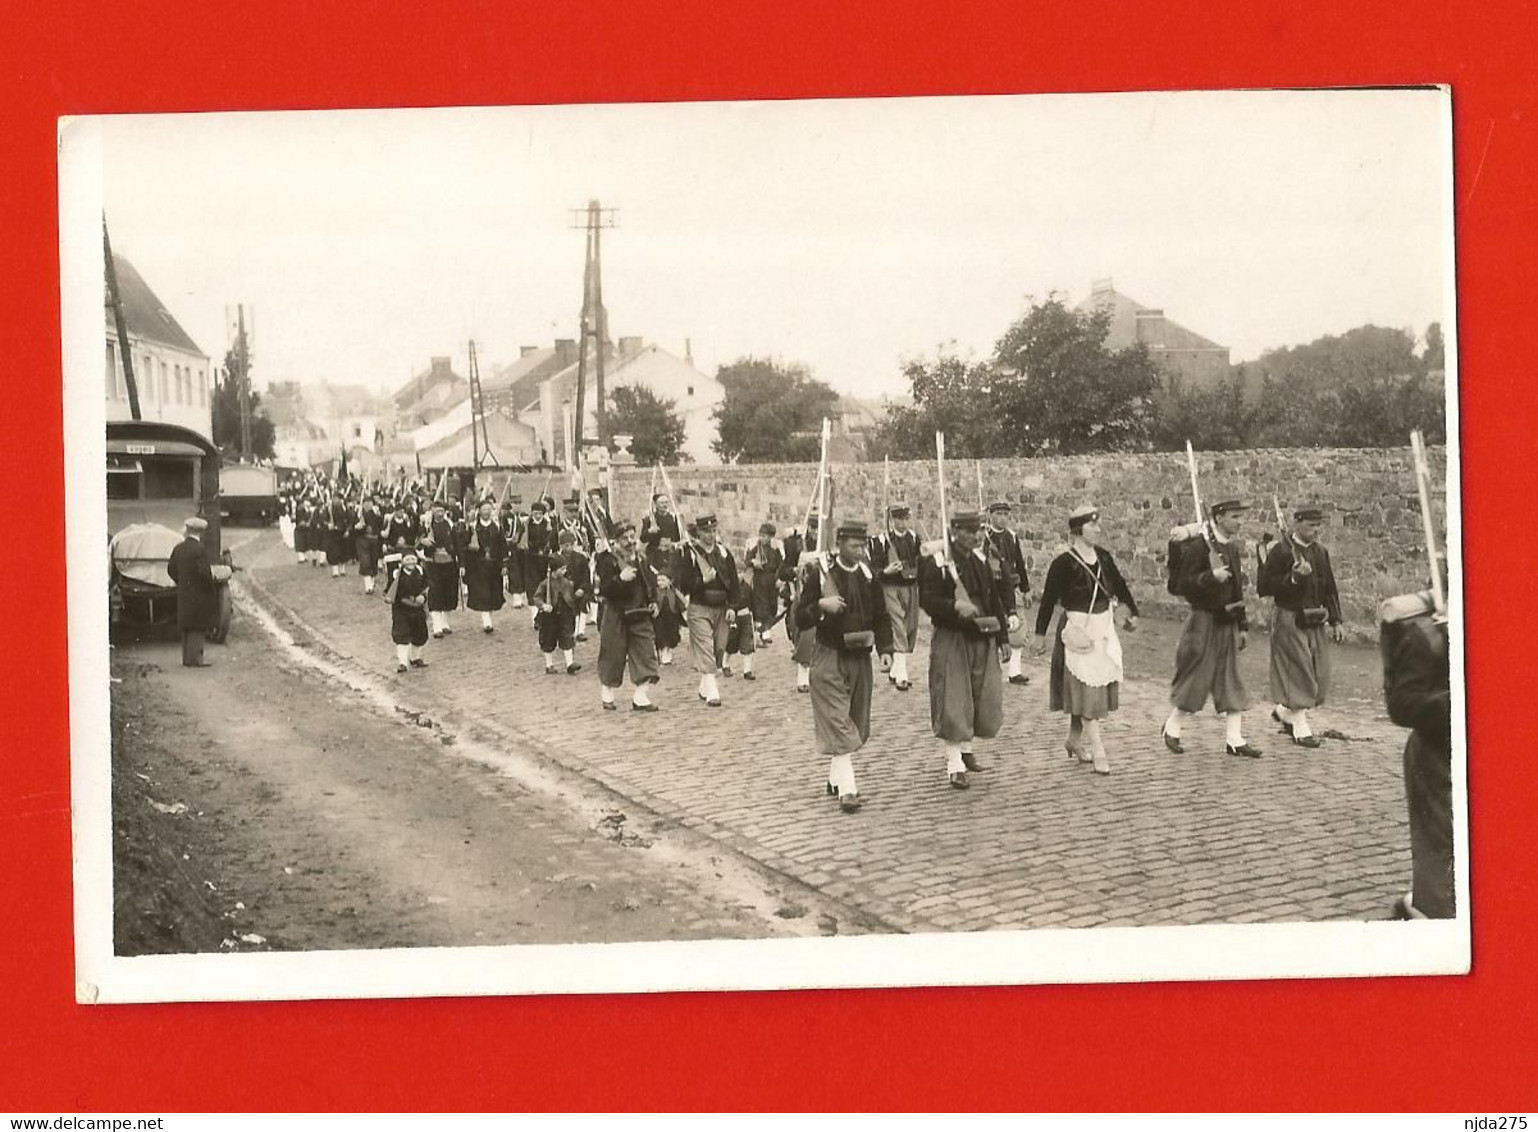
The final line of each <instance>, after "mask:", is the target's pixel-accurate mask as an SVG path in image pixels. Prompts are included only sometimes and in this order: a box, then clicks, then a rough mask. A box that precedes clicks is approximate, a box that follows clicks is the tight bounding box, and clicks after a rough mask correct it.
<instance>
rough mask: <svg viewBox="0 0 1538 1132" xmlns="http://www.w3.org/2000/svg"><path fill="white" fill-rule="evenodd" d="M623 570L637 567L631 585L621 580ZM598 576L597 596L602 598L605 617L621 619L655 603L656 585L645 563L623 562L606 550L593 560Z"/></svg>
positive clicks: (629, 582)
mask: <svg viewBox="0 0 1538 1132" xmlns="http://www.w3.org/2000/svg"><path fill="white" fill-rule="evenodd" d="M626 566H634V567H636V575H635V577H634V578H632V579H630V581H628V582H627V581H625V580H623V579H622V578H621V577H620V571H621V570H623V569H624V568H625V567H626ZM593 568H594V570H595V571H596V572H597V574H598V592H599V593H600V594H602V595H603V600H604V616H605V617H607V616H609V614H610V613H616V614H620V615H624V614H625V613H626V612H628V611H630V610H633V609H646V608H647V607H648V606H650V605H651V603H652V602H654V601H656V600H657V596H656V583H655V581H654V579H653V575H652V572H651V568H650V567H649V566H647V565H646V564H645V563H640V564H639V565H638V564H637V563H635V562H622V561H620V559H619V557H618V556H617V555H616V554H615V553H614V552H613V551H611V550H605V551H602V552H601V553H599V555H598V556H597V557H596V558H595V559H594V560H593Z"/></svg>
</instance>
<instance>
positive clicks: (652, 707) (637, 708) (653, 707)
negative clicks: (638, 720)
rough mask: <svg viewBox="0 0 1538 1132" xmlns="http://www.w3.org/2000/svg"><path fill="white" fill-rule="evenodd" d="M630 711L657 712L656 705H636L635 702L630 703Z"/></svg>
mask: <svg viewBox="0 0 1538 1132" xmlns="http://www.w3.org/2000/svg"><path fill="white" fill-rule="evenodd" d="M630 710H631V711H656V710H657V705H656V704H638V703H636V702H635V701H633V700H632V701H631V703H630Z"/></svg>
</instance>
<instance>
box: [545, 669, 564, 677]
mask: <svg viewBox="0 0 1538 1132" xmlns="http://www.w3.org/2000/svg"><path fill="white" fill-rule="evenodd" d="M560 671H561V670H560V669H559V668H547V669H545V675H546V676H556V675H559V674H560Z"/></svg>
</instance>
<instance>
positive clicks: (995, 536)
mask: <svg viewBox="0 0 1538 1132" xmlns="http://www.w3.org/2000/svg"><path fill="white" fill-rule="evenodd" d="M1009 513H1010V507H1009V504H1008V503H1007V502H1005V501H1004V500H1002V499H999V500H996V501H994V502H993V503H990V504H988V530H987V531H986V532H985V534H984V535H983V538H984V540H985V541H986V542H987V543H988V544H989V546H991V547H992V550H993V553H992V554H990V555H989V558H990V561H992V560H994V559H996V560H997V563H998V567H997V568H998V570H999V571H1000V572H1001V575H1002V579H1003V581H1004V584H1005V585H1007V586H1009V587H1010V588H1011V589H1013V590H1015V591H1017V592H1018V593H1019V594H1020V608H1022V609H1024V608H1025V607H1026V606H1028V605H1029V604H1030V600H1031V579H1030V577H1029V576H1028V575H1027V574H1026V572H1025V555H1024V554H1023V553H1022V552H1021V550H1020V537H1019V536H1018V535H1017V534H1015V532H1014V531H1012V530H1010V529H1009ZM1008 649H1009V659H1008V660H1007V661H1005V665H1006V673H1005V674H1006V675H1007V676H1008V677H1009V682H1010V683H1011V684H1021V685H1024V684H1029V683H1030V682H1031V678H1030V677H1029V676H1027V675H1025V673H1023V672H1021V671H1020V654H1021V652H1022V651H1023V650H1022V649H1020V648H1018V647H1017V646H1016V645H1015V642H1014V641H1011V642H1010V643H1009V645H1008Z"/></svg>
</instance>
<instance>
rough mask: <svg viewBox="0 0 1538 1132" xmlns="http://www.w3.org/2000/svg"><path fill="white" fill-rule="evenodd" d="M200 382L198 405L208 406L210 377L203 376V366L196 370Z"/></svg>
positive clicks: (200, 406) (201, 406)
mask: <svg viewBox="0 0 1538 1132" xmlns="http://www.w3.org/2000/svg"><path fill="white" fill-rule="evenodd" d="M196 373H197V382H198V407H199V408H206V407H207V405H208V379H207V378H206V377H204V376H203V367H202V366H199V367H198V368H197V370H196Z"/></svg>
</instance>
